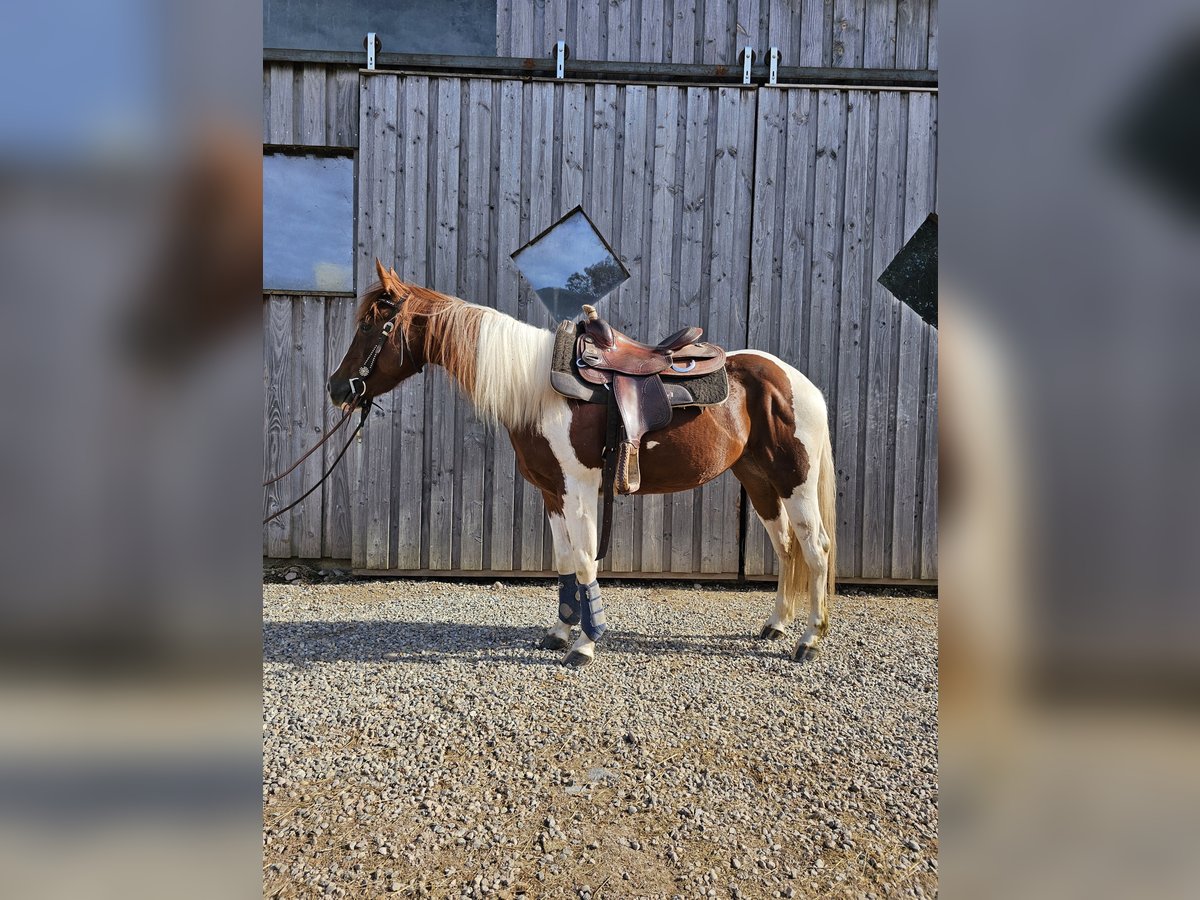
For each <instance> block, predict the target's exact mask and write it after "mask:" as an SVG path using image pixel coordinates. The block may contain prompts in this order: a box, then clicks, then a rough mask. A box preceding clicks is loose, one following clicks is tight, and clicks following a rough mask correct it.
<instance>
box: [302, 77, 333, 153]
mask: <svg viewBox="0 0 1200 900" xmlns="http://www.w3.org/2000/svg"><path fill="white" fill-rule="evenodd" d="M299 69H300V109H299V120H298V121H297V122H296V141H297V143H300V144H315V145H324V144H325V142H326V135H325V67H324V66H300V67H299Z"/></svg>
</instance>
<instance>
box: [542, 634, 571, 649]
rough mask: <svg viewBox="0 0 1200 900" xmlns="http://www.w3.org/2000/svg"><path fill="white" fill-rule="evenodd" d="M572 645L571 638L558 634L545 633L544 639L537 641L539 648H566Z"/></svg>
mask: <svg viewBox="0 0 1200 900" xmlns="http://www.w3.org/2000/svg"><path fill="white" fill-rule="evenodd" d="M570 645H571V642H570V641H569V640H567V639H566V638H563V637H559V636H558V635H557V634H543V635H542V639H541V640H540V641H538V642H537V648H538V649H539V650H565V649H566V648H567V647H569V646H570Z"/></svg>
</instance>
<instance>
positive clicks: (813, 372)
mask: <svg viewBox="0 0 1200 900" xmlns="http://www.w3.org/2000/svg"><path fill="white" fill-rule="evenodd" d="M936 142H937V94H936V93H931V92H926V91H911V92H901V91H850V90H834V89H828V88H825V89H819V90H816V89H814V90H808V89H801V88H786V89H785V88H762V89H761V90H759V92H758V141H757V147H756V156H755V182H754V237H753V249H752V254H751V258H752V274H751V281H750V290H749V316H748V321H749V326H750V327H749V333H748V341H749V345H750V346H752V347H757V348H760V349H763V350H768V351H770V352H771V353H775V354H777V355H778V356H780V357H782V358H783V359H785V360H787V361H788V362H790V363H792V364H793V365H795V366H796V367H797V368H799V369H800V370H801V371H802V372H804V373H805V374H806V375H808V377H809V378H811V379H812V380H813V382H815V383H816V385H817V386H818V387H819V388H820V389H821V390H822V391H823V392H824V393H825V397H826V400H827V401H828V404H829V410H830V424H831V426H832V427H833V430H834V456H835V459H836V468H837V475H838V477H837V483H838V528H837V532H838V543H839V548H838V553H839V562H838V571H839V574H841V575H842V576H844V577H854V578H866V579H900V580H917V579H936V578H937V347H938V335H937V329H936V328H933V327H931V326H929V325H927V324H925V323H924V322H923V321H922V320H921V319H920V318H919V317H918V316H917V314H916V313H914V312H913V311H912V309H910V308H909V307H908V306H906V305H904V304H903V303H900V302H899V301H897V300H896V299H895V298H894V297H893V296H892V295H891V294H890V293H889V292H888V291H887V290H886V289H885V288H883V287H882V286H881V285H880V284H878V282H877V281H876V279H877V278H878V276H879V275H880V273H882V272H883V270H884V269H885V268H886V267H887V265H888V263H890V262H891V261H892V258H893V257H894V256H895V255H896V253H897V252H898V251H899V250H900V248H901V247H902V246H903V244H904V242H905V241H906V240H907V239H908V238H909V237H910V236H911V235H912V233H913V232H914V231H916V229H917V227H918V226H919V225H920V224H921V223H922V222H923V221H924V220H925V218H926V216H927V215H928V214H929V213H930V212H933V211H934V209H935V188H936V178H935V173H936V160H937V148H936ZM751 519H752V522H751V524H750V526H749V527H748V529H747V535H746V549H745V572H746V575H749V576H752V575H761V574H767V573H773V572H775V571H776V569H775V560H774V553H773V551H772V550H771V547H770V543H769V542H768V540H767V537H766V533H765V532H764V531H763V529H762V527H761V526H760V525H759V524H758V523H757V520H755V519H753V517H751Z"/></svg>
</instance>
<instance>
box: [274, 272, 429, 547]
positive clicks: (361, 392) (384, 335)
mask: <svg viewBox="0 0 1200 900" xmlns="http://www.w3.org/2000/svg"><path fill="white" fill-rule="evenodd" d="M379 302H381V303H383V304H384V305H386V306H389V307H391V308H392V309H393V310H395V311H394V312H393V313H392V315H391V317H390V318H389V319H388V320H387V321H386V322H384V323H383V330H382V331H381V332H380V335H379V340H378V341H377V342H376V344H375V346H374V347H373V348H371V352H370V353H368V354H367V358H366V359H365V360H363V363H362V365H361V366H359V367H358V375H357V376H355V377H353V378H351V379H350V391H351V398H350V399H351V402H354V401H357V400H359V398H362V397H365V396H366V393H367V379H368V378H369V377H370V376H371V372H372V371H374V369H375V362H376V360H378V359H379V354H380V353H382V352H383V348H384V346H385V345H386V344H387V342H388V338H390V337H391V336H392V332H393V331H395V330H396V317H397V316H399V315H400V307H399V305H398V304H397V303H395V302H394V301H393V300H392V299H391V297H390V295H388V294H386V293H385V294H383V295H382V296H381V297H380V298H379ZM399 346H400V362H401V363H403V362H404V356H405V354H407V355H408V357H409V358H410V359H411V360H412V361H413V365H414V366H416V370H417V371H418V372H420V371H421V369H422V368H423V365H422V363H420V362H419V361H418V360H417V358H416V356H414V355H413V352H412V349H411V348H410V347H409V346H408V337H407V335H405V334H404V331H403V330H401V332H400V345H399ZM356 382H357V386H356V385H355V383H356ZM373 406H375V401H374V400H368V401H367V403H366V404H365V405H360V406H358V407H355V406H351V407H350V408H349V409H348V410H346V412H345V414H344V415H343V416H342V417H341V419H339V420H338V422H337V424H336V425H334V426H333V427H332V428H331V429H329V431H327V432H325V436H324V437H323V438H321V440H319V441H317V443H316V444H314V445H313V446H312V447H310V448H309V449H308V450H306V451H305V452H304V455H303V456H301V457H300V458H299V459H298V460H296V461H295V462H294V463H292V464H291V465H290V466H289V467H288V469H287V471H285V472H283V473H281V474H279V475H276V476H275V477H274V478H271V479H269V480H268V481H264V482H263V483H262V486H263V487H269V486H270V485H272V484H274V483H275V482H277V481H279V480H281V479H283V478H286V477H287V476H288V475H291V474H292V472H294V471H296V469H297V468H298V467H299V466H300V464H301V463H302V462H304V461H305V460H306V459H308V458H309V457H310V456H312V455H313V454H314V453H315V452H316V451H317V450H319V449H320V448H321V447H322V446H323V445H324V444H325V442H326V441H328V440H329V439H330V438H331V437H333V436H334V435H335V434H336V433H337V432H338V431H340V430H341V428H342V426H343V425H345V424H346V423H347V422H348V421H350V417H351V416H352V415H353V414H354V410H355V409H356V408H357V409H359V410H360V411H361V414H360V416H359V419H358V424H357V425H356V426H355V427H354V430H353V431H352V432H351V433H350V438H349V439H348V440H347V441H346V444H345V446H343V447H342V449H341V452H339V453H338V455H337V457H336V458H335V459H334V460H333V462H332V463H331V464H330V465H329V468H328V469H326V470H325V474H324V475H322V476H321V479H320V481H318V482H317V483H316V484H314V485H313V486H312V487H310V488H309V489H308V490H307V491H305V492H304V493H303V494H301V495H300V496H299V497H298V498H297V499H295V500H293V501H292V502H291V503H289V504H288V505H287V506H285V507H283V509H279V510H276V511H275V512H273V513H271V515H269V516H267V517H266V518H265V519H263V524H264V525H266V524H267V523H268V522H270V521H271V520H272V519H277V518H279V517H280V516H282V515H283V514H284V513H285V512H287V511H288V510H290V509H294V508H295V507H297V506H299V505H300V504H301V503H303V502H304V501H305V500H306V499H307V498H308V496H309V495H310V494H311V493H312V492H313V491H315V490H316V489H317V488H319V487H320V486H321V485H323V484H324V483H325V482H326V480H328V478H329V476H330V475H332V474H333V470H334V469H336V468H337V465H338V463H340V462H341V461H342V457H343V456H345V455H346V451H347V450H349V449H350V445H351V444H352V443H354V439H355V438H356V437H358V433H359V432H360V431H362V428H363V426H364V425H366V424H367V415H368V414H369V413H370V412H371V407H373Z"/></svg>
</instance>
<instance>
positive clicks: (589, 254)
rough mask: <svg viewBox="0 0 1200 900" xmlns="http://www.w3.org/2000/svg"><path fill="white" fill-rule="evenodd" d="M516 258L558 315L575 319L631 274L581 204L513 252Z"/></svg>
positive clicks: (519, 266) (544, 299) (536, 288)
mask: <svg viewBox="0 0 1200 900" xmlns="http://www.w3.org/2000/svg"><path fill="white" fill-rule="evenodd" d="M512 258H513V262H515V263H516V264H517V268H518V269H520V270H521V274H522V275H524V276H525V280H526V281H528V282H529V284H530V286H532V287H533V289H534V291H535V292H536V293H537V295H538V298H539V299H540V300H541V301H542V303H543V304H545V306H546V308H547V309H548V310H550V312H551V313H553V314H554V315H555V316H556V317H558V318H562V319H574V318H576V317H577V316H579V315H580V309H579V308H580V307H581V306H582V305H583V304H585V303H590V304H593V305H594V304H595V303H596V301H598V300H599V299H600V298H601V297H603V296H604V295H605V294H607V293H609V292H610V291H612V290H613V289H614V288H616V287H617V286H618V285H620V284H621V282H623V281H625V280H626V279H627V278H628V277H629V273H628V272H627V271H626V270H625V267H624V266H623V265H621V262H620V260H618V259H617V258H616V257H615V256H614V255H613V253H612V251H611V250H610V249H609V247H608V244H607V243H606V242H605V240H604V239H603V238H602V237H601V236H600V233H599V232H598V231H597V230H596V227H595V226H594V225H592V223H591V221H590V220H589V219H588V217H587V216H586V215H585V214H584V212H583V210H582V209H579V208H578V207H577V208H575V209H573V210H572V211H571V212H569V213H567V214H566V215H565V216H564V217H563V218H562V219H560V220H559V221H558V222H556V223H555V224H554V225H552V226H551V227H550V228H549V229H547V230H546V231H544V232H542V234H540V235H538V236H537V237H536V238H534V239H533V240H532V241H530V242H529V243H528V244H526V245H525V246H524V247H522V248H521V249H520V250H518V251H517V252H516V253H514V254H513V256H512Z"/></svg>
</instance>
